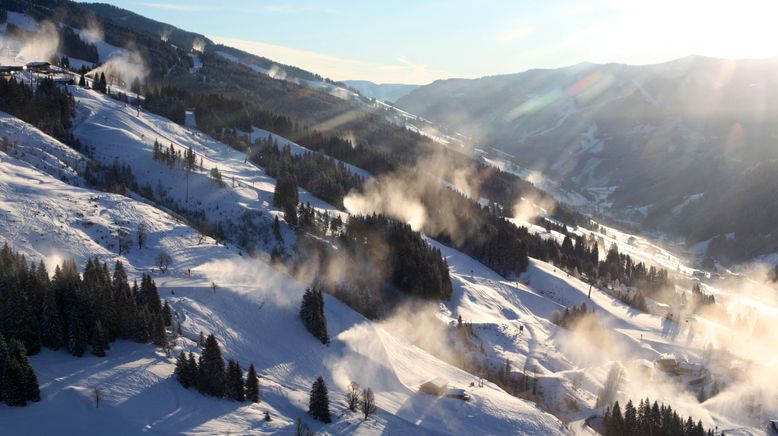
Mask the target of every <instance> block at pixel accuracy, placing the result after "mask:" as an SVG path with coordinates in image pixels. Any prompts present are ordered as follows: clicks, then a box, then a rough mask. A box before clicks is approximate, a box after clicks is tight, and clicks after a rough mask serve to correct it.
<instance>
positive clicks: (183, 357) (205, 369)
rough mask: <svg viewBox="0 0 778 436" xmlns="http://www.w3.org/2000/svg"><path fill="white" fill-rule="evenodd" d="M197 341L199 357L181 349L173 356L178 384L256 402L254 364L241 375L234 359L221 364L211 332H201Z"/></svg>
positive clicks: (221, 359)
mask: <svg viewBox="0 0 778 436" xmlns="http://www.w3.org/2000/svg"><path fill="white" fill-rule="evenodd" d="M198 344H199V345H200V346H201V347H202V353H201V355H200V358H199V359H197V358H195V355H194V353H191V352H190V353H189V355H187V354H186V353H184V352H183V351H182V352H181V354H180V355H179V356H178V359H177V360H176V368H175V371H174V374H175V376H176V380H178V382H179V383H180V384H181V386H183V387H184V388H186V389H189V388H192V387H193V388H195V389H197V390H198V391H199V392H200V393H202V394H203V395H209V396H212V397H217V398H228V399H230V400H233V401H238V402H243V401H246V400H248V401H250V402H252V403H258V402H259V400H260V391H259V377H258V376H257V370H256V368H254V364H251V365H250V366H249V369H248V372H247V374H246V376H245V378H244V376H243V370H242V369H241V367H240V363H238V361H237V360H232V359H230V360H227V362H226V365H225V361H224V358H223V357H222V352H221V348H220V347H219V342H218V341H217V340H216V337H215V336H214V335H213V334H210V335H208V337H207V338H204V337H203V335H202V333H201V337H200V338H199V339H198Z"/></svg>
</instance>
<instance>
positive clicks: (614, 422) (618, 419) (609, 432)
mask: <svg viewBox="0 0 778 436" xmlns="http://www.w3.org/2000/svg"><path fill="white" fill-rule="evenodd" d="M623 434H624V417H622V415H621V408H620V407H619V402H618V401H616V403H615V404H614V405H613V410H612V411H611V419H610V424H609V425H608V428H607V429H606V433H605V435H606V436H619V435H623Z"/></svg>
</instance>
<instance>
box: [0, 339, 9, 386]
mask: <svg viewBox="0 0 778 436" xmlns="http://www.w3.org/2000/svg"><path fill="white" fill-rule="evenodd" d="M8 356H9V353H8V345H7V344H6V343H5V338H3V335H2V333H0V401H5V392H6V391H7V390H8V388H7V387H6V382H5V378H4V377H5V371H6V369H7V368H8Z"/></svg>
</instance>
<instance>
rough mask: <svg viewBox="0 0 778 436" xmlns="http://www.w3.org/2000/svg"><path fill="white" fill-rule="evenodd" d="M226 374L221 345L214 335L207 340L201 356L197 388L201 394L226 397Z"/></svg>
mask: <svg viewBox="0 0 778 436" xmlns="http://www.w3.org/2000/svg"><path fill="white" fill-rule="evenodd" d="M224 386H225V373H224V360H223V359H222V352H221V349H220V348H219V343H218V342H217V341H216V337H214V335H212V334H211V335H208V338H207V339H206V340H205V347H204V348H203V354H202V355H201V356H200V363H199V364H198V374H197V388H198V389H199V390H200V392H202V393H204V394H206V395H211V396H214V397H223V396H224Z"/></svg>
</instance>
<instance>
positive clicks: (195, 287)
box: [0, 89, 565, 434]
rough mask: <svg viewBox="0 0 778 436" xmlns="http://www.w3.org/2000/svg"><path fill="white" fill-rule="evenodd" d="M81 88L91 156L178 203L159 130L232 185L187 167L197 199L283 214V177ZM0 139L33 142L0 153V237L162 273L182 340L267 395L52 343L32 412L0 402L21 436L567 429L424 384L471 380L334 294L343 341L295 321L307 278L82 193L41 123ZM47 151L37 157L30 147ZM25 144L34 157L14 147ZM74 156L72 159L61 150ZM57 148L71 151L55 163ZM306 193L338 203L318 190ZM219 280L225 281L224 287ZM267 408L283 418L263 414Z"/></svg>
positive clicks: (160, 214) (509, 402)
mask: <svg viewBox="0 0 778 436" xmlns="http://www.w3.org/2000/svg"><path fill="white" fill-rule="evenodd" d="M72 91H73V92H74V94H75V95H76V98H77V99H78V101H79V104H78V116H77V127H76V128H75V132H76V135H77V136H78V137H79V138H81V139H82V141H84V142H85V143H88V144H89V145H90V146H91V147H92V148H93V150H94V156H95V158H97V159H99V160H101V161H105V162H110V161H111V160H113V159H114V158H117V159H119V160H121V161H122V162H123V163H124V162H126V163H130V164H131V165H132V166H133V168H134V169H135V171H134V172H135V174H136V176H137V177H138V179H139V180H140V181H141V183H146V182H148V183H155V184H161V185H162V186H164V187H165V188H169V190H170V195H171V196H174V198H176V199H178V200H179V201H180V200H181V199H182V198H183V196H184V195H185V194H184V193H183V190H182V189H180V188H181V185H182V182H183V180H182V174H183V173H180V174H179V175H178V176H177V175H176V174H177V173H176V172H177V171H178V170H175V169H169V168H167V167H164V166H162V165H161V164H158V163H157V162H155V161H154V160H153V159H152V157H151V146H150V144H149V142H150V141H151V142H153V139H157V138H158V139H159V140H160V141H161V142H163V144H165V145H167V144H169V143H170V142H173V143H174V144H175V146H178V147H189V146H192V147H193V149H195V150H196V152H197V153H198V157H199V156H202V157H203V161H204V166H205V167H206V168H208V167H209V166H211V165H214V166H216V165H218V167H219V169H220V171H222V173H223V175H224V177H225V181H226V183H227V185H228V186H226V187H219V186H218V185H217V184H215V183H214V182H213V181H211V180H208V179H207V178H206V177H205V176H201V175H197V174H195V175H192V176H191V177H192V180H190V195H191V197H190V198H198V199H199V200H200V201H201V202H202V204H203V208H204V210H206V211H207V213H209V214H225V215H226V214H229V213H241V212H242V211H243V210H259V211H261V212H262V213H263V214H268V215H270V214H272V213H274V211H273V209H272V208H271V207H269V206H268V204H267V203H268V198H269V195H272V191H273V188H274V186H273V184H274V181H273V180H272V179H270V178H267V177H266V176H265V175H264V173H263V171H262V170H261V169H258V168H256V167H254V166H252V165H250V164H247V163H245V162H244V161H243V159H241V156H240V155H239V154H238V153H236V152H234V151H232V150H231V149H229V148H228V147H226V146H224V145H223V144H220V143H217V142H216V141H213V140H212V139H210V138H208V137H206V136H204V135H202V134H199V133H197V132H192V131H190V130H187V129H185V128H183V127H180V126H177V125H175V124H173V123H170V122H168V121H166V120H163V119H161V118H158V117H155V116H151V115H148V114H145V113H141V115H140V116H138V114H137V112H136V111H135V110H134V109H132V108H127V107H124V105H123V103H119V102H115V101H113V100H110V99H107V98H106V97H104V96H102V95H99V94H97V93H95V92H92V91H84V90H77V89H73V90H72ZM20 132H22V133H20ZM0 136H9V137H13V138H15V140H16V141H17V142H18V143H20V144H22V143H23V145H19V146H17V147H16V148H15V149H16V153H17V154H18V158H17V157H15V154H14V153H15V152H14V151H9V153H7V154H5V153H4V154H2V162H1V163H0V192H1V196H0V197H1V198H2V203H1V204H2V216H3V219H2V220H0V235H1V236H2V237H3V239H4V240H6V241H8V242H9V244H11V245H12V246H13V247H15V248H16V249H18V250H20V251H21V252H23V253H26V254H27V255H28V256H30V257H31V258H32V259H36V260H37V259H40V258H45V259H46V260H47V261H49V262H50V264H54V263H56V262H59V261H61V260H62V259H66V258H71V257H73V258H75V259H76V261H77V262H78V263H79V264H80V265H83V263H84V262H85V261H86V259H87V258H88V257H92V256H97V257H98V258H99V259H100V260H102V261H109V262H112V261H114V260H117V259H121V260H122V261H123V262H125V263H126V264H127V265H128V271H129V274H130V277H131V278H137V277H138V275H139V274H140V272H150V273H152V275H153V277H154V279H155V280H156V282H157V284H158V286H159V288H160V294H161V296H162V297H163V298H165V299H166V300H168V302H169V303H170V304H171V305H172V307H173V308H174V309H175V310H176V312H177V313H178V314H179V316H180V317H181V319H182V320H183V322H182V329H183V332H184V336H185V337H187V338H195V337H196V336H197V334H198V333H199V332H200V331H206V332H213V333H214V334H215V335H216V336H217V338H218V339H219V341H220V344H221V345H222V347H223V350H224V353H225V355H226V357H230V358H236V359H239V360H240V362H241V364H242V365H243V366H244V367H246V366H248V364H249V363H254V364H256V365H257V368H258V369H259V372H260V374H261V375H262V378H261V389H262V402H261V403H259V404H253V405H247V404H238V403H231V402H229V401H226V400H216V399H212V398H208V397H203V396H201V395H200V394H198V393H196V392H194V391H187V390H185V389H183V388H182V387H181V386H179V385H178V383H177V382H176V381H175V380H174V379H173V376H172V371H173V364H172V363H173V361H172V359H169V358H166V357H164V355H163V354H162V353H161V352H159V351H155V350H154V349H153V348H152V347H151V346H147V345H138V344H132V343H127V342H118V343H116V344H114V346H113V347H112V349H111V350H110V352H109V354H108V356H107V357H105V358H98V357H94V356H88V357H83V358H80V359H77V358H73V357H70V356H68V355H66V354H65V353H63V352H52V351H44V352H42V353H41V354H40V355H38V356H34V357H32V358H31V362H32V364H33V366H34V367H35V369H36V371H37V373H38V376H39V380H40V382H41V387H42V396H43V399H42V401H41V402H40V403H38V404H34V405H31V406H29V407H27V408H22V409H10V408H7V407H6V406H0V426H2V428H3V429H8V430H10V431H11V433H12V434H19V433H22V432H30V431H31V432H33V433H38V434H40V433H49V432H60V433H62V432H63V431H65V432H66V433H70V434H83V433H89V432H93V431H98V432H101V433H110V434H137V433H139V432H148V431H150V432H155V433H162V434H179V433H200V434H225V433H240V434H259V433H269V432H283V433H290V432H292V431H293V426H294V421H295V419H297V418H298V417H301V416H302V417H303V418H304V419H305V420H306V422H307V423H308V424H309V425H310V426H311V427H312V428H313V429H314V430H316V431H321V432H325V433H331V434H343V433H359V434H364V433H394V434H452V433H458V434H462V433H470V434H517V433H518V434H558V433H564V432H565V429H564V427H563V426H562V424H561V423H560V422H559V421H558V420H556V419H555V418H554V417H552V416H551V415H548V414H545V413H543V412H541V411H539V410H538V409H537V408H536V407H535V406H534V405H533V404H532V403H529V402H527V401H523V400H519V399H517V398H515V397H512V396H510V395H508V394H507V393H505V392H504V391H502V390H501V389H499V388H497V387H496V386H494V385H493V384H491V383H486V384H485V385H484V387H480V388H472V389H469V393H470V395H471V396H472V399H471V401H469V402H463V401H461V400H457V399H451V398H437V397H432V396H428V395H425V394H421V393H419V392H417V390H418V385H419V384H420V383H422V382H424V381H426V380H428V379H431V378H434V377H443V378H445V379H446V380H448V381H449V383H450V384H451V385H452V386H455V387H462V388H466V387H467V386H469V385H470V383H471V382H473V381H475V380H476V378H475V377H474V376H473V375H471V374H468V373H466V372H464V371H462V370H460V369H457V368H455V367H453V366H451V365H449V364H446V363H444V362H442V361H441V360H439V359H437V358H435V357H433V356H432V355H430V354H429V353H428V352H426V351H424V350H422V349H420V348H418V347H416V346H413V345H411V344H410V343H409V342H408V341H407V340H406V339H404V338H403V337H398V336H397V335H395V334H393V333H391V332H390V331H388V330H387V328H385V327H383V326H382V325H377V324H374V323H372V322H370V321H368V320H366V319H365V318H363V317H362V316H360V315H358V314H356V313H355V312H353V311H352V310H351V309H349V308H347V307H346V306H344V305H343V304H341V303H340V302H338V301H337V300H335V299H334V298H330V297H325V302H326V306H325V311H326V315H327V319H328V324H329V331H330V337H331V338H332V343H331V344H330V345H329V346H323V345H321V344H320V343H319V342H318V341H316V340H315V339H314V338H313V337H312V336H311V335H310V334H309V333H308V332H307V331H305V329H304V327H303V326H302V323H301V322H300V320H299V315H298V308H299V301H300V298H301V295H302V292H303V290H304V287H305V284H303V283H298V282H296V281H295V280H294V279H293V278H291V277H290V276H288V275H286V274H284V273H282V272H279V271H277V270H275V269H274V268H272V267H271V266H269V265H268V264H266V263H264V262H263V261H261V260H259V259H253V258H249V257H247V256H245V255H242V254H241V253H240V252H239V251H238V250H237V249H234V248H230V247H225V246H223V245H218V244H216V243H215V241H213V240H212V239H210V238H204V237H201V236H200V234H199V233H198V232H197V231H195V230H193V229H192V228H190V227H188V226H187V225H185V224H184V223H183V222H181V221H179V220H178V219H176V218H175V217H173V216H171V215H169V214H168V213H166V212H164V211H162V210H160V209H157V208H155V207H154V206H152V205H150V204H147V203H145V202H143V201H139V200H135V199H131V198H127V197H122V196H118V195H114V194H105V193H101V192H96V191H93V190H89V189H85V188H83V187H78V186H76V185H78V184H80V181H79V180H78V178H77V176H75V175H71V179H69V181H70V182H71V183H74V184H67V183H65V182H63V181H61V180H58V179H57V178H55V177H52V175H50V174H54V175H56V176H57V177H60V176H61V175H63V174H69V173H70V172H71V170H70V169H69V168H72V167H77V166H78V163H77V161H79V160H80V158H79V156H76V155H72V153H73V152H72V151H70V150H68V149H67V148H66V147H65V146H64V145H62V144H60V143H58V142H57V141H55V140H53V139H51V138H48V137H46V135H44V134H42V133H40V132H39V131H37V130H36V129H34V128H33V127H32V126H29V125H24V124H23V123H21V122H19V121H18V120H5V121H4V122H3V123H0ZM152 138H153V139H152ZM25 147H26V148H25ZM36 147H39V149H40V150H42V151H35V150H34V149H35V148H36ZM24 149H26V150H28V152H25V153H20V152H19V151H21V150H24ZM70 155H72V156H71V157H72V159H73V161H72V162H71V161H69V159H67V158H65V157H67V156H70ZM47 156H49V157H50V156H61V158H58V159H57V160H54V159H53V158H47V159H44V158H46V157H47ZM74 162H76V163H74ZM36 165H37V166H39V167H40V169H39V168H36ZM233 176H234V177H235V180H236V187H235V188H233V187H232V185H231V179H232V177H233ZM239 183H240V184H239ZM252 183H253V185H254V186H251V185H252ZM241 184H242V185H241ZM303 195H305V193H303ZM309 200H310V201H311V202H312V204H316V205H317V207H320V208H322V209H327V210H332V208H331V206H328V205H326V204H325V203H323V202H321V201H317V200H316V199H315V198H310V199H309ZM304 201H307V200H304ZM140 222H143V223H146V224H147V225H148V226H149V232H148V235H149V239H148V242H147V244H146V246H144V248H136V247H135V246H132V247H130V248H129V250H128V251H127V252H125V253H123V254H122V255H119V254H118V250H117V245H116V244H117V242H116V233H117V231H118V229H120V228H124V229H127V230H129V231H130V232H131V233H132V232H133V231H134V229H136V228H137V225H138V224H139V223H140ZM161 251H166V252H169V253H170V254H171V256H172V257H173V259H174V263H173V266H172V268H171V270H170V271H169V272H168V273H167V274H161V273H160V272H159V270H158V269H157V270H156V271H154V272H152V270H153V269H154V257H155V256H156V254H158V253H159V252H161ZM189 270H191V275H190V274H188V271H189ZM212 284H217V287H216V291H215V292H214V288H213V287H212ZM190 349H192V350H194V349H195V347H194V343H193V342H192V341H190V340H188V339H184V338H181V339H179V340H178V341H177V345H176V350H175V353H178V351H180V350H190ZM318 375H323V376H324V378H325V379H326V380H327V382H328V384H329V386H330V398H331V399H332V401H333V411H334V415H335V422H334V423H333V424H331V425H327V426H324V425H320V424H318V423H316V422H315V421H313V420H310V419H306V418H305V416H306V415H305V410H306V409H307V399H308V391H309V389H310V384H311V383H312V381H313V380H314V379H315V377H317V376H318ZM351 380H355V381H358V382H359V383H360V384H362V385H363V386H370V387H372V388H373V389H374V390H375V391H376V397H377V403H378V406H379V412H378V414H377V415H376V417H375V418H374V419H373V418H371V419H370V420H368V421H366V422H363V421H362V420H361V419H360V418H358V417H357V416H355V415H351V413H350V412H348V411H347V410H346V409H345V406H344V405H342V401H341V398H342V395H343V389H344V388H345V387H346V385H347V384H348V383H349V382H350V381H351ZM95 388H99V389H101V390H102V391H103V393H104V397H103V400H102V401H101V405H100V408H99V409H96V408H94V405H93V403H92V399H91V396H92V392H93V390H94V389H95ZM265 411H269V412H270V414H271V416H272V417H273V420H272V421H270V422H266V421H264V420H263V418H264V413H265ZM54 417H62V419H55V418H54ZM63 420H65V421H63Z"/></svg>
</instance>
